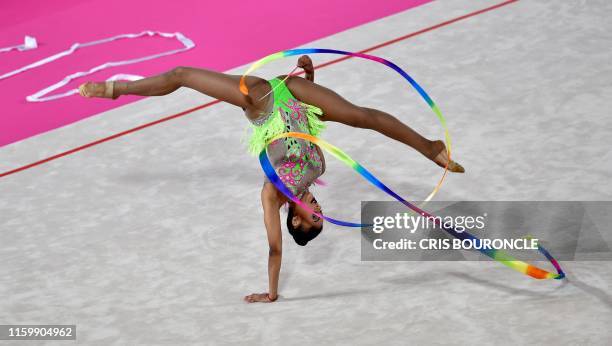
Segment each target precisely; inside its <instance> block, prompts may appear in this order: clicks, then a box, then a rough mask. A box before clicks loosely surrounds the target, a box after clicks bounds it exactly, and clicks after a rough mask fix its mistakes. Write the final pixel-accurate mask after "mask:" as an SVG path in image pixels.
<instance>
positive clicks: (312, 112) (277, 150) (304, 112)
mask: <svg viewBox="0 0 612 346" xmlns="http://www.w3.org/2000/svg"><path fill="white" fill-rule="evenodd" d="M269 83H270V85H271V87H272V89H273V92H272V93H271V95H272V97H273V99H274V103H273V105H272V106H271V109H270V110H269V111H268V112H267V113H264V114H263V115H262V116H260V117H259V118H257V119H255V120H251V128H252V130H253V131H252V133H251V138H250V140H249V152H250V153H251V154H252V155H253V156H257V155H258V154H259V153H260V152H261V150H262V149H263V148H264V145H265V143H266V142H267V140H268V139H270V138H272V137H274V136H275V135H277V134H279V133H284V132H302V133H308V134H310V135H312V136H318V135H319V133H320V132H321V131H322V130H323V129H325V124H324V123H323V121H322V120H321V119H319V116H322V113H323V112H322V111H321V109H319V108H318V107H315V106H312V105H309V104H305V103H302V102H300V101H299V100H298V99H296V98H295V96H293V95H292V94H291V91H290V90H289V89H288V88H287V86H286V85H285V83H284V82H282V81H281V80H280V79H278V78H274V79H272V80H270V81H269ZM268 158H269V159H270V162H271V163H272V165H273V166H274V170H275V171H276V174H278V176H279V177H280V179H281V181H282V182H283V183H284V184H285V186H287V188H288V189H289V190H291V192H292V193H293V194H294V195H295V196H297V197H298V198H301V197H302V195H303V193H304V192H306V191H308V187H309V186H310V185H311V184H312V183H313V182H314V181H315V179H317V178H318V177H319V176H321V175H322V174H323V173H324V172H325V158H324V156H323V153H322V152H321V149H320V148H319V147H318V146H317V145H315V144H313V143H311V142H309V141H306V140H303V139H300V138H281V139H277V140H275V141H273V142H272V143H270V146H269V147H268ZM269 181H270V180H268V177H266V176H265V175H264V184H265V183H266V182H269Z"/></svg>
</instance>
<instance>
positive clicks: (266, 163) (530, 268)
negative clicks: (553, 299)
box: [259, 132, 565, 279]
mask: <svg viewBox="0 0 612 346" xmlns="http://www.w3.org/2000/svg"><path fill="white" fill-rule="evenodd" d="M284 137H293V138H301V139H304V140H307V141H310V142H312V143H314V144H316V145H318V146H319V147H321V148H323V149H325V151H327V152H328V153H330V154H332V155H333V156H334V157H335V158H337V159H338V160H340V161H342V162H343V163H344V164H346V165H347V166H349V167H351V168H353V170H354V171H356V172H357V173H359V174H360V175H361V176H362V177H364V178H365V179H366V180H367V181H369V182H370V183H372V184H374V186H376V187H378V188H379V189H381V190H383V191H384V192H386V193H387V194H388V195H390V196H392V197H393V198H395V199H397V200H398V201H400V202H401V203H402V204H404V205H405V206H407V207H408V208H409V209H411V210H413V211H415V212H416V213H418V214H419V215H422V216H425V217H435V215H433V214H430V213H428V212H426V211H424V210H422V209H421V208H419V207H417V206H415V205H413V204H411V203H410V202H408V201H406V200H405V199H403V198H402V196H400V195H398V194H397V193H395V192H394V191H393V190H391V189H390V188H388V187H387V186H386V185H385V184H383V183H382V182H381V181H380V180H378V179H377V178H376V177H375V176H374V175H373V174H372V173H370V172H369V171H368V170H367V169H366V168H365V167H363V166H362V165H361V164H359V163H358V162H357V161H355V160H353V159H352V158H351V157H350V156H348V155H347V154H346V153H345V152H344V151H342V150H341V149H340V148H338V147H336V146H334V145H332V144H330V143H328V142H326V141H324V140H322V139H320V138H317V137H314V136H311V135H309V134H306V133H301V132H285V133H281V134H278V135H277V136H274V137H273V138H271V139H270V140H269V141H268V142H267V143H266V149H264V150H262V151H261V153H260V154H259V162H260V163H261V167H262V168H263V171H264V172H265V174H266V176H267V177H268V179H270V182H272V183H273V184H274V186H276V188H277V189H279V190H280V191H281V192H282V193H283V194H284V195H285V196H287V197H288V198H289V199H290V200H292V201H293V202H295V203H296V204H298V205H300V206H301V207H302V208H304V209H306V210H308V212H310V213H313V214H315V215H317V216H318V217H320V218H322V219H325V220H327V221H329V222H331V223H334V224H336V225H340V226H347V227H370V226H372V224H360V223H353V222H346V221H342V220H336V219H333V218H331V217H327V216H325V215H322V214H320V213H317V212H316V211H314V210H312V208H310V207H309V206H308V205H306V204H305V203H303V202H302V201H300V199H299V198H297V197H296V196H295V195H294V194H293V193H292V192H291V191H290V190H289V189H288V188H287V187H286V186H285V184H283V182H282V181H281V179H280V177H279V176H278V175H277V174H276V171H275V170H274V167H273V166H272V163H271V162H270V160H269V159H268V153H267V147H268V145H269V144H270V143H271V142H273V141H275V140H277V139H279V138H284ZM435 220H439V219H435ZM439 226H440V227H442V229H444V230H445V231H446V232H447V233H448V234H450V235H452V236H453V237H456V238H458V239H461V240H467V239H469V240H471V241H473V242H474V244H475V246H476V247H478V248H479V249H478V251H480V252H481V253H483V254H484V255H487V256H489V257H490V258H492V259H494V260H495V261H498V262H501V263H502V264H505V265H506V266H508V267H510V268H512V269H514V270H516V271H518V272H520V273H523V274H525V275H529V276H531V277H533V278H536V279H562V278H564V277H565V273H564V272H563V270H562V269H561V266H560V265H559V262H557V260H555V259H554V258H553V257H552V256H551V255H550V253H549V252H548V251H547V250H546V249H545V248H544V247H542V246H541V245H540V244H539V243H538V251H539V252H540V253H541V254H542V255H544V257H546V259H548V261H549V262H550V263H551V264H552V265H553V267H555V270H556V271H557V274H555V273H551V272H549V271H546V270H544V269H541V268H539V267H536V266H534V265H531V264H529V263H526V262H523V261H519V260H517V259H516V258H514V257H512V256H511V255H509V254H507V253H506V252H504V251H501V250H496V249H485V248H483V247H482V246H481V243H480V242H481V241H482V240H481V239H479V238H477V237H476V236H474V235H472V234H470V233H468V232H467V231H463V232H457V231H456V230H455V228H454V227H446V226H444V225H443V224H441V223H439Z"/></svg>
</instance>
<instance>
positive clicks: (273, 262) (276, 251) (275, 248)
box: [244, 184, 283, 303]
mask: <svg viewBox="0 0 612 346" xmlns="http://www.w3.org/2000/svg"><path fill="white" fill-rule="evenodd" d="M261 204H262V206H263V209H264V223H265V225H266V231H267V234H268V245H269V252H268V285H269V290H268V292H267V293H259V294H257V293H253V294H251V295H248V296H246V297H245V298H244V299H245V300H246V301H247V302H249V303H254V302H264V303H270V302H273V301H275V300H276V299H277V298H278V278H279V275H280V268H281V261H282V253H283V237H282V232H281V222H280V211H279V209H280V206H281V204H282V202H281V201H280V200H279V198H278V194H277V192H276V187H274V185H273V184H264V186H263V188H262V190H261Z"/></svg>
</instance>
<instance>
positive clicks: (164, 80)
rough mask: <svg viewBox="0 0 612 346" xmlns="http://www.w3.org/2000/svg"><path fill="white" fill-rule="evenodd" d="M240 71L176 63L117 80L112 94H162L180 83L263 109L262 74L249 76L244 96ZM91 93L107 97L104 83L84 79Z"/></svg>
mask: <svg viewBox="0 0 612 346" xmlns="http://www.w3.org/2000/svg"><path fill="white" fill-rule="evenodd" d="M240 77H241V76H238V75H229V74H225V73H220V72H216V71H212V70H207V69H201V68H194V67H184V66H179V67H175V68H173V69H172V70H170V71H167V72H165V73H162V74H159V75H156V76H152V77H148V78H144V79H140V80H137V81H133V82H121V81H117V82H115V83H114V85H113V92H112V98H113V99H116V98H117V97H119V96H121V95H141V96H161V95H167V94H170V93H172V92H174V91H175V90H177V89H178V88H180V87H187V88H191V89H194V90H197V91H199V92H201V93H203V94H206V95H208V96H211V97H214V98H216V99H218V100H221V101H225V102H227V103H230V104H233V105H235V106H238V107H241V108H245V109H263V108H264V107H265V105H266V102H267V99H263V100H260V97H257V96H260V95H265V93H267V91H269V89H270V87H269V84H268V83H267V82H266V81H265V80H264V79H262V78H259V77H255V76H246V77H245V82H246V84H247V87H248V88H249V90H250V91H251V92H250V93H249V95H247V96H245V95H243V94H242V93H241V92H240V89H239V83H240ZM82 87H84V88H85V90H86V91H87V93H88V94H89V95H91V96H97V97H104V94H105V89H106V85H105V83H85V84H83V86H82Z"/></svg>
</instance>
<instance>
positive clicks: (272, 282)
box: [79, 55, 464, 303]
mask: <svg viewBox="0 0 612 346" xmlns="http://www.w3.org/2000/svg"><path fill="white" fill-rule="evenodd" d="M297 66H298V67H299V68H302V69H303V70H304V72H305V78H301V77H298V76H293V75H289V76H286V75H285V76H278V77H276V78H274V79H271V80H266V79H262V78H259V77H256V76H246V77H245V83H246V86H247V88H248V90H249V93H248V95H244V94H243V93H241V91H240V89H239V83H240V78H241V77H242V76H240V75H230V74H224V73H219V72H215V71H212V70H207V69H200V68H194V67H184V66H179V67H176V68H173V69H172V70H170V71H167V72H165V73H162V74H160V75H156V76H153V77H149V78H144V79H140V80H137V81H131V82H119V81H115V82H110V81H109V82H100V83H95V82H87V83H84V84H82V85H81V86H80V87H79V93H80V94H81V96H84V97H104V98H112V99H116V98H118V97H119V96H121V95H141V96H160V95H166V94H169V93H171V92H173V91H175V90H177V89H178V88H180V87H187V88H191V89H194V90H197V91H199V92H201V93H204V94H206V95H208V96H211V97H214V98H216V99H219V100H221V101H225V102H227V103H230V104H232V105H235V106H238V107H240V108H242V109H243V111H244V113H245V115H246V117H247V119H248V120H249V121H250V123H251V124H250V126H251V128H252V133H251V137H250V140H249V143H248V150H249V152H250V153H251V154H252V155H254V156H257V155H258V154H259V153H260V152H261V150H263V149H264V147H265V143H267V141H268V139H270V138H272V137H274V136H275V135H277V134H279V133H284V132H290V131H291V132H302V133H308V134H310V135H312V136H315V137H316V136H318V135H319V134H320V133H321V131H322V130H324V129H325V127H326V125H325V123H324V122H327V121H334V122H339V123H342V124H345V125H349V126H351V127H357V128H363V129H371V130H374V131H377V132H379V133H381V134H383V135H385V136H387V137H389V138H392V139H394V140H397V141H400V142H402V143H404V144H406V145H408V146H410V147H412V148H414V149H416V150H417V151H418V152H420V153H421V154H423V155H424V156H425V157H427V158H428V159H430V160H432V161H433V162H434V163H436V164H437V165H438V166H440V167H443V168H444V167H446V166H447V165H448V170H449V171H451V172H459V173H463V172H464V169H463V167H462V166H461V165H459V164H458V163H456V162H454V161H452V160H449V157H448V153H447V150H446V146H445V145H444V142H442V141H440V140H435V141H431V140H428V139H426V138H425V137H423V136H421V135H420V134H419V133H417V132H416V131H414V130H413V129H411V128H410V127H408V126H407V125H405V124H403V123H402V122H401V121H399V120H398V119H397V118H395V117H394V116H392V115H390V114H388V113H385V112H383V111H380V110H377V109H373V108H368V107H361V106H357V105H354V104H352V103H350V102H349V101H347V100H345V99H344V98H342V97H341V96H340V95H338V94H337V93H335V92H334V91H332V90H330V89H328V88H326V87H324V86H321V85H318V84H316V83H314V66H313V64H312V61H311V59H310V57H308V56H307V55H303V56H301V57H300V58H299V59H298V63H297ZM268 157H269V159H270V162H271V163H272V165H273V166H274V169H275V171H276V173H277V174H278V176H279V177H280V179H281V181H282V182H283V183H284V184H285V186H287V188H288V189H289V190H291V192H292V193H293V194H294V195H295V196H297V197H298V198H299V199H300V201H302V202H303V203H304V204H306V205H308V206H309V207H310V208H311V209H312V210H314V211H315V212H317V213H319V214H322V210H321V206H320V204H319V203H318V201H317V200H316V198H315V196H314V195H313V194H312V193H311V192H310V191H309V190H308V188H309V186H310V185H311V184H313V183H315V181H316V180H317V178H318V177H319V176H321V175H322V174H323V173H324V172H325V159H324V157H323V153H322V151H321V149H320V148H319V147H318V146H317V145H315V144H313V143H310V142H308V141H306V140H303V139H299V138H280V139H277V140H275V141H273V142H272V143H270V145H269V146H268ZM261 203H262V207H263V213H264V224H265V227H266V231H267V236H268V244H269V257H268V284H269V290H268V292H265V293H254V294H251V295H248V296H246V297H244V300H245V301H247V302H249V303H252V302H274V301H276V299H277V298H278V280H279V274H280V267H281V258H282V233H281V221H280V208H281V207H282V206H283V205H285V206H286V207H287V221H286V222H287V229H288V231H289V234H291V236H292V237H293V239H294V240H295V242H296V243H297V244H299V245H301V246H304V245H306V244H307V243H308V242H309V241H311V240H312V239H314V238H315V237H316V236H318V235H319V233H321V230H322V229H323V220H322V219H321V218H319V217H318V216H317V215H315V214H311V213H310V212H308V211H307V210H305V209H303V208H302V207H301V206H299V205H296V203H295V202H293V201H290V200H289V199H288V198H287V197H286V196H285V195H284V194H283V193H281V192H280V191H279V190H278V189H277V188H276V186H274V184H272V183H271V182H270V181H269V179H268V178H267V177H265V179H264V184H263V187H262V190H261Z"/></svg>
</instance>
